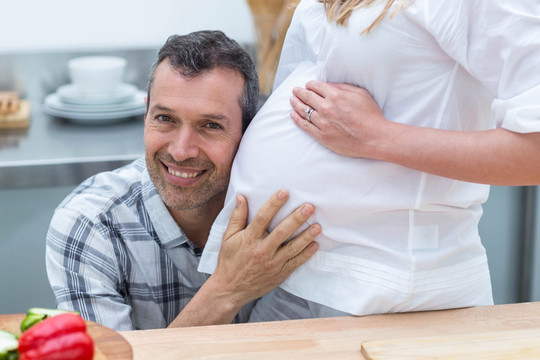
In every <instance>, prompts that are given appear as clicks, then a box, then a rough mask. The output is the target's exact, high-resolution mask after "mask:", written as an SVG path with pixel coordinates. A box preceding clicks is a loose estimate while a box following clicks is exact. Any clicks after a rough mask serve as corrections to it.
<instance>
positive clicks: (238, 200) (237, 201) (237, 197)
mask: <svg viewBox="0 0 540 360" xmlns="http://www.w3.org/2000/svg"><path fill="white" fill-rule="evenodd" d="M238 205H240V195H236V205H234V207H235V208H237V207H238Z"/></svg>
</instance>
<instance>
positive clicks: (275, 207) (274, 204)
mask: <svg viewBox="0 0 540 360" xmlns="http://www.w3.org/2000/svg"><path fill="white" fill-rule="evenodd" d="M288 198H289V193H288V192H287V190H283V189H281V190H279V191H278V192H276V193H275V194H274V195H272V196H271V197H270V199H268V200H267V201H266V202H265V203H264V205H263V206H261V208H260V209H259V211H257V213H256V214H255V216H254V217H253V220H252V221H251V223H250V224H249V225H248V226H247V228H246V230H247V231H248V232H249V237H250V238H252V239H253V238H257V239H260V238H263V237H264V235H265V231H266V229H267V228H268V226H269V225H270V222H271V221H272V219H273V218H274V216H275V215H276V214H277V212H278V211H279V209H281V207H282V206H283V204H285V202H286V201H287V199H288Z"/></svg>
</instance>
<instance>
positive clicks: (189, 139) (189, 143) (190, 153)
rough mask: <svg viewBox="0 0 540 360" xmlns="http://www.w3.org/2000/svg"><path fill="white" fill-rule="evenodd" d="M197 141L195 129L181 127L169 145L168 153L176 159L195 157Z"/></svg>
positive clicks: (197, 151)
mask: <svg viewBox="0 0 540 360" xmlns="http://www.w3.org/2000/svg"><path fill="white" fill-rule="evenodd" d="M199 143H200V142H199V139H198V135H197V132H196V131H194V130H193V129H191V128H189V127H181V128H180V129H178V130H177V131H176V134H175V135H174V140H173V141H172V142H171V143H170V145H169V153H170V154H171V155H172V156H173V158H174V160H176V161H183V160H186V159H190V158H196V157H197V156H199Z"/></svg>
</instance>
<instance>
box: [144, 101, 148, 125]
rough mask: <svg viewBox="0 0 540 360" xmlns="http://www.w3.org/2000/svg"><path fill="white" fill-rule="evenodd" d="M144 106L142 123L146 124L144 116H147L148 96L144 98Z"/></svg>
mask: <svg viewBox="0 0 540 360" xmlns="http://www.w3.org/2000/svg"><path fill="white" fill-rule="evenodd" d="M144 104H145V105H146V111H145V112H144V118H143V120H144V122H146V115H148V96H145V97H144Z"/></svg>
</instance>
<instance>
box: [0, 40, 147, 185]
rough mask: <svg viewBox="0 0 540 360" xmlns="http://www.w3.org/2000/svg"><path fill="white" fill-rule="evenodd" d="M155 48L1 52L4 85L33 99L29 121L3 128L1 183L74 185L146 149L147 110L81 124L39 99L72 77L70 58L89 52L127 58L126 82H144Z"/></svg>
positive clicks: (0, 82)
mask: <svg viewBox="0 0 540 360" xmlns="http://www.w3.org/2000/svg"><path fill="white" fill-rule="evenodd" d="M156 51H157V50H154V49H142V50H123V51H92V52H77V53H70V52H52V51H51V52H47V53H22V54H13V55H0V74H2V76H0V90H13V91H17V92H18V93H19V94H20V97H21V99H26V100H29V101H30V103H31V115H30V125H29V128H28V129H24V130H0V188H20V187H38V186H62V185H76V184H78V183H80V182H81V181H82V180H84V179H85V178H87V177H88V176H90V175H93V174H95V173H97V172H100V171H104V170H110V169H113V168H116V167H118V166H121V165H123V164H125V163H128V162H130V161H132V160H134V159H136V158H138V157H140V156H142V155H143V154H144V144H143V116H142V115H140V116H135V117H131V118H127V119H123V120H121V121H118V122H114V123H110V124H105V125H83V124H77V123H72V122H70V121H69V120H66V119H61V118H56V117H53V116H49V115H46V114H44V113H43V112H42V110H41V104H42V102H43V99H44V97H45V96H46V95H48V94H50V93H53V92H54V91H55V90H56V89H57V88H58V86H60V85H64V84H67V83H69V82H70V81H69V77H68V73H67V62H68V61H69V59H71V58H73V57H78V56H86V55H97V54H100V55H101V54H102V55H115V56H122V57H124V58H126V59H127V61H128V65H127V68H126V75H125V79H124V80H125V82H127V83H131V84H134V85H136V86H137V87H138V88H139V89H145V88H146V81H147V77H148V72H149V69H150V66H151V64H152V62H153V61H154V58H155V56H156Z"/></svg>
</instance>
